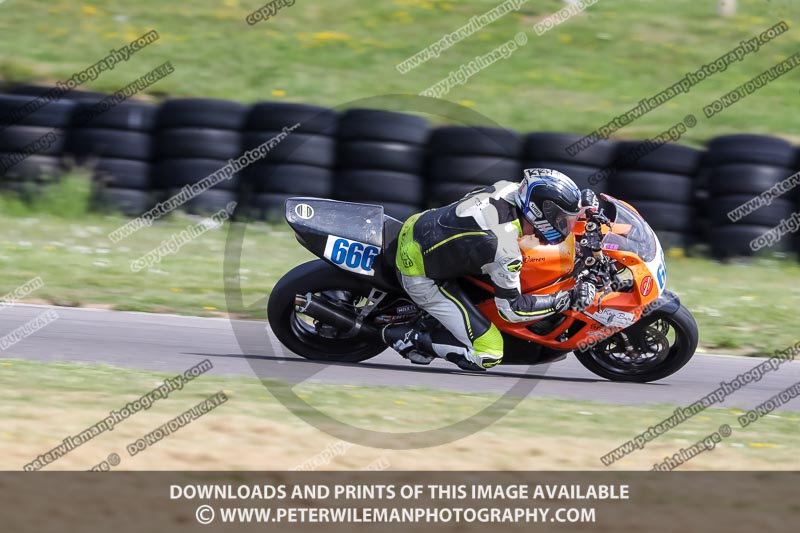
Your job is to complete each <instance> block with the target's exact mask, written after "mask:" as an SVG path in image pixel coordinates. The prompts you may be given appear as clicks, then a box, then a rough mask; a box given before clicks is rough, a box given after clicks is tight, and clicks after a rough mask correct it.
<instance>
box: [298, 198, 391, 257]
mask: <svg viewBox="0 0 800 533" xmlns="http://www.w3.org/2000/svg"><path fill="white" fill-rule="evenodd" d="M286 221H287V222H288V223H289V225H290V226H291V227H292V229H293V230H295V231H296V232H298V233H300V234H303V233H308V232H310V233H317V234H325V235H335V236H337V237H342V238H345V239H350V240H352V241H358V242H362V243H365V244H371V245H373V246H377V247H379V248H382V247H383V206H380V205H371V204H357V203H353V202H340V201H338V200H326V199H322V198H289V199H288V200H286Z"/></svg>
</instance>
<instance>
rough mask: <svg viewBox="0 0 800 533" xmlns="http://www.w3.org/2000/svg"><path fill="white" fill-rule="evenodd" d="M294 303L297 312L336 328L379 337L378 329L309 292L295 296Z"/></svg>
mask: <svg viewBox="0 0 800 533" xmlns="http://www.w3.org/2000/svg"><path fill="white" fill-rule="evenodd" d="M294 305H295V306H296V307H297V310H298V311H299V312H301V313H303V314H306V315H308V316H310V317H311V318H313V319H315V320H319V321H320V322H322V323H324V324H328V325H329V326H333V327H335V328H336V329H338V330H342V331H344V332H347V333H354V334H356V335H367V336H371V337H380V331H378V329H377V328H376V327H374V326H373V325H372V324H365V323H363V322H359V321H358V318H357V317H356V316H355V315H354V314H352V313H348V312H347V311H343V310H341V309H339V308H338V307H336V306H334V305H331V304H330V303H328V302H326V301H324V300H322V299H321V298H318V297H317V296H314V295H313V294H311V293H308V294H306V295H300V294H298V295H297V296H295V299H294Z"/></svg>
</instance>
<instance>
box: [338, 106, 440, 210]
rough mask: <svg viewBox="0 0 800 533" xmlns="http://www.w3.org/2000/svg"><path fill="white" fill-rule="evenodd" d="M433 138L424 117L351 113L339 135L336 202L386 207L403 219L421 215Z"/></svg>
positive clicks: (345, 116)
mask: <svg viewBox="0 0 800 533" xmlns="http://www.w3.org/2000/svg"><path fill="white" fill-rule="evenodd" d="M427 137H428V121H427V120H425V119H424V118H422V117H417V116H414V115H408V114H404V113H396V112H393V111H379V110H374V109H350V110H348V111H347V112H345V113H344V114H343V115H342V118H341V120H340V121H339V127H338V131H337V146H336V172H335V177H334V196H335V198H337V199H339V200H346V201H352V202H361V203H371V204H379V205H382V206H383V207H384V211H385V213H386V214H387V215H390V216H393V217H395V218H397V219H399V220H405V219H406V218H408V217H409V216H411V215H412V214H414V213H416V212H419V211H420V210H421V208H422V206H423V200H424V189H423V178H422V169H423V163H424V150H425V142H426V140H427Z"/></svg>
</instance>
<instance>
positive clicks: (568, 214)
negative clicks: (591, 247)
mask: <svg viewBox="0 0 800 533" xmlns="http://www.w3.org/2000/svg"><path fill="white" fill-rule="evenodd" d="M542 211H543V212H544V217H545V218H546V219H547V221H548V222H550V225H551V226H553V228H554V229H555V230H556V231H558V232H559V233H560V234H561V235H562V236H564V237H566V236H567V235H569V234H570V233H571V232H572V228H574V227H575V223H576V222H577V221H578V214H579V213H580V211H565V210H564V209H562V208H561V207H559V206H558V205H557V204H556V203H555V202H553V201H552V200H545V201H544V202H542Z"/></svg>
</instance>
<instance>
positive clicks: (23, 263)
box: [0, 214, 800, 355]
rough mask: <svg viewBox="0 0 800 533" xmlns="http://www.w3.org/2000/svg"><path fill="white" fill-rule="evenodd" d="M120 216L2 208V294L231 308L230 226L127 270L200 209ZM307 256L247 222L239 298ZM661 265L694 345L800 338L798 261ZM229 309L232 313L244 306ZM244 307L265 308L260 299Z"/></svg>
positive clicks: (209, 312)
mask: <svg viewBox="0 0 800 533" xmlns="http://www.w3.org/2000/svg"><path fill="white" fill-rule="evenodd" d="M127 221H128V219H126V218H123V217H120V216H113V215H106V216H101V215H87V216H86V217H85V218H81V219H80V220H78V219H76V220H70V219H65V218H62V217H57V216H54V215H48V214H37V215H31V214H28V215H27V216H8V215H0V224H2V227H3V232H2V234H0V268H2V270H3V272H4V276H3V281H2V283H0V294H6V293H8V292H10V291H13V290H14V289H15V288H16V287H18V286H20V285H22V284H23V283H25V282H26V281H28V280H30V279H31V278H33V277H35V276H40V277H41V278H42V280H43V281H44V287H42V288H41V289H39V290H37V291H36V292H34V293H33V294H31V295H30V298H31V299H36V300H43V301H45V302H52V303H55V304H59V305H69V306H82V305H83V306H85V305H101V306H105V307H109V308H112V309H119V310H135V311H148V312H169V313H179V314H188V315H200V316H214V315H219V314H220V313H223V312H226V311H228V306H227V303H226V298H225V282H224V275H223V263H224V260H225V243H226V239H227V238H228V227H227V226H226V227H223V228H217V229H212V230H210V231H208V232H206V233H205V234H203V235H201V236H200V237H199V238H197V239H195V240H193V241H191V242H189V243H188V244H186V245H185V246H183V247H182V248H181V249H180V250H179V251H178V252H177V253H175V254H171V255H168V256H166V257H164V258H163V259H162V261H161V263H159V264H158V265H156V266H154V267H153V268H151V269H149V270H142V271H140V272H133V271H131V269H130V263H131V261H133V260H134V259H138V258H140V257H142V256H143V255H145V254H146V253H147V252H149V251H151V250H153V249H154V248H156V247H158V246H159V245H160V244H161V242H162V241H164V240H165V239H168V238H170V237H171V236H172V235H174V234H176V233H179V232H180V231H182V230H183V229H185V228H186V227H187V226H189V225H190V224H197V222H198V219H197V218H196V217H189V216H186V215H180V214H176V215H173V216H171V217H170V218H168V219H166V220H162V221H158V222H157V223H155V224H154V225H153V226H152V227H150V228H145V229H142V230H140V231H139V232H137V233H135V234H134V235H133V236H131V237H129V238H128V239H125V240H123V241H121V242H119V243H117V244H114V243H112V242H111V241H110V240H109V239H108V237H107V236H108V234H109V233H110V232H111V231H113V230H115V229H116V228H118V227H119V226H121V225H123V224H125V223H126V222H127ZM310 259H313V256H312V255H311V254H310V253H309V252H307V251H306V250H305V249H304V248H302V247H301V246H300V245H299V244H298V243H297V242H296V241H295V238H294V235H293V233H292V232H291V231H290V230H289V228H288V227H287V226H286V225H285V224H280V225H268V224H263V223H251V224H248V225H247V226H246V229H245V237H244V241H243V244H242V253H241V269H240V271H239V277H240V283H241V288H242V295H243V300H244V307H249V306H251V305H252V304H254V303H255V302H258V301H259V299H261V298H263V297H265V296H267V295H268V294H269V292H270V291H271V289H272V286H273V285H274V284H275V282H277V280H278V279H280V277H281V276H283V274H284V273H285V272H286V271H288V270H289V269H290V268H292V267H293V266H295V265H297V264H300V263H302V262H305V261H307V260H310ZM667 272H668V274H667V278H668V279H667V285H668V287H669V288H671V289H672V290H674V291H676V292H677V293H678V294H679V295H680V297H681V300H682V301H683V303H684V304H685V305H686V306H687V307H688V308H689V309H690V310H691V311H692V312H693V313H694V315H695V317H696V319H697V322H698V324H699V327H700V340H701V349H704V350H712V351H713V350H716V351H723V352H726V353H730V352H736V353H745V354H759V355H766V354H770V353H772V351H773V350H775V349H778V348H784V347H786V346H789V345H791V344H793V343H794V342H795V341H797V340H798V337H797V335H798V333H797V317H796V314H795V305H796V302H797V301H798V297H800V287H798V286H797V283H796V280H797V279H798V277H800V264H798V263H797V262H796V261H794V260H792V259H785V260H781V259H773V258H759V259H756V260H753V261H748V262H747V263H730V264H721V263H716V262H713V261H710V260H707V259H703V258H697V257H684V256H683V255H682V254H680V253H672V254H669V256H668V258H667ZM233 274H235V273H233ZM231 311H233V312H234V314H237V315H238V314H240V313H242V311H243V310H242V309H232V310H231ZM244 314H245V315H247V316H250V317H255V318H261V319H263V318H264V311H263V307H260V308H258V309H257V310H250V311H246V312H245V313H244Z"/></svg>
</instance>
